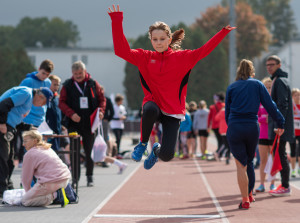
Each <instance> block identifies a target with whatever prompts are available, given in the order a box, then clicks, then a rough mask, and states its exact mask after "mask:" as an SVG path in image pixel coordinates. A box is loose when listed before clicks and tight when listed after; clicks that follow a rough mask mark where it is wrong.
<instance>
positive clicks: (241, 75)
mask: <svg viewBox="0 0 300 223" xmlns="http://www.w3.org/2000/svg"><path fill="white" fill-rule="evenodd" d="M254 73H255V68H254V66H253V63H252V61H250V60H246V59H242V60H241V62H240V65H239V67H238V69H237V72H236V78H235V80H236V81H237V80H241V79H242V80H247V79H248V78H249V77H250V76H251V75H252V74H254Z"/></svg>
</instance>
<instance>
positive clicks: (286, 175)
mask: <svg viewBox="0 0 300 223" xmlns="http://www.w3.org/2000/svg"><path fill="white" fill-rule="evenodd" d="M285 146H286V141H284V140H282V139H280V142H279V157H280V162H281V166H282V170H281V171H280V175H281V185H282V186H283V187H285V188H288V187H289V186H290V184H289V181H290V165H289V161H288V159H287V154H286V148H285ZM274 154H275V150H274Z"/></svg>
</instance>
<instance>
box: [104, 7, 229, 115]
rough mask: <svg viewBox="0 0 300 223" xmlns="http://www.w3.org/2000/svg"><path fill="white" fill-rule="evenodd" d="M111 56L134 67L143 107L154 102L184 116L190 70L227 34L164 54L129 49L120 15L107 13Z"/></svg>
mask: <svg viewBox="0 0 300 223" xmlns="http://www.w3.org/2000/svg"><path fill="white" fill-rule="evenodd" d="M109 15H110V17H111V20H112V33H113V42H114V49H115V54H116V55H117V56H119V57H121V58H123V59H124V60H126V61H128V62H129V63H132V64H133V65H135V66H137V67H138V69H139V71H140V80H141V84H142V88H143V92H144V95H145V97H144V100H143V104H144V103H146V102H147V101H154V102H155V103H156V104H157V105H158V106H159V108H160V109H161V110H162V111H164V112H166V113H168V114H185V98H186V92H187V82H188V78H189V75H190V72H191V69H192V68H193V67H194V66H195V65H196V63H197V62H198V61H199V60H201V59H202V58H204V57H206V56H207V55H208V54H209V53H210V52H211V51H212V50H213V49H214V48H215V47H216V46H217V45H218V44H219V43H220V42H221V40H222V39H223V38H224V37H225V36H226V35H227V34H228V33H229V32H230V31H229V30H226V29H224V28H223V29H222V30H221V31H220V32H218V33H217V34H216V35H215V36H214V37H213V38H211V39H210V40H209V41H208V42H207V43H206V44H205V45H203V46H202V47H201V48H198V49H196V50H179V51H174V50H172V49H171V48H168V50H166V51H165V52H162V53H159V52H156V51H150V50H143V49H130V46H129V44H128V42H127V40H126V38H125V36H124V33H123V26H122V21H123V12H113V13H109Z"/></svg>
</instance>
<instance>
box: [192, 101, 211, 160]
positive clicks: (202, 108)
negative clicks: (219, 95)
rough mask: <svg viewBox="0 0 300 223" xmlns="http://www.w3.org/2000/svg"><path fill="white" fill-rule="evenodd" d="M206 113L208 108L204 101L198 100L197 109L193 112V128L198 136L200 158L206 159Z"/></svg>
mask: <svg viewBox="0 0 300 223" xmlns="http://www.w3.org/2000/svg"><path fill="white" fill-rule="evenodd" d="M208 115H209V110H208V109H207V105H206V102H205V101H204V100H201V101H200V102H199V109H198V110H197V111H196V112H195V115H194V121H193V129H194V131H195V135H198V136H199V137H200V150H201V159H203V160H205V159H206V153H207V138H208V134H209V132H208V131H209V130H208Z"/></svg>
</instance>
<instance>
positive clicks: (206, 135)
mask: <svg viewBox="0 0 300 223" xmlns="http://www.w3.org/2000/svg"><path fill="white" fill-rule="evenodd" d="M198 135H199V136H204V137H208V131H207V130H198Z"/></svg>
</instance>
